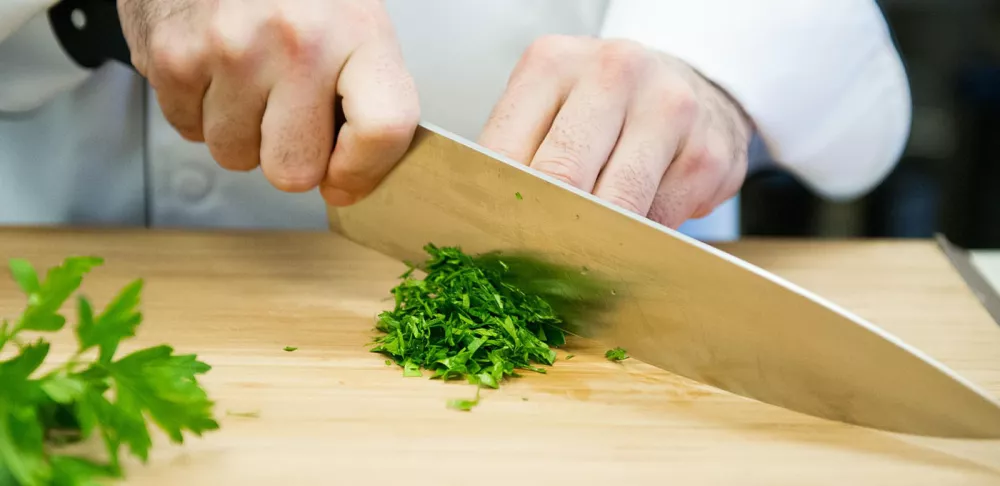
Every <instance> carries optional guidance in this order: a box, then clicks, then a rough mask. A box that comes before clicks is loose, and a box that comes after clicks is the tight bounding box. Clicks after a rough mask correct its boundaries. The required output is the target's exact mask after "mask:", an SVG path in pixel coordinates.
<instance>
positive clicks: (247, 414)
mask: <svg viewBox="0 0 1000 486" xmlns="http://www.w3.org/2000/svg"><path fill="white" fill-rule="evenodd" d="M226 415H227V416H229V417H242V418H260V412H258V411H256V410H251V411H248V412H234V411H232V410H226Z"/></svg>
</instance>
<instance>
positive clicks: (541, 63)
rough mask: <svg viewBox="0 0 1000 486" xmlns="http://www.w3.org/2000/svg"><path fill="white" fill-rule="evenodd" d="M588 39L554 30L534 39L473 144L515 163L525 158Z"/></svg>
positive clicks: (535, 146)
mask: <svg viewBox="0 0 1000 486" xmlns="http://www.w3.org/2000/svg"><path fill="white" fill-rule="evenodd" d="M592 44H593V43H592V42H589V40H585V41H581V39H578V38H572V37H567V36H556V35H553V36H546V37H543V38H541V39H539V40H537V41H535V42H534V43H533V44H532V45H531V46H530V47H529V48H528V49H527V50H525V52H524V55H523V56H522V57H521V60H520V61H519V62H518V64H517V66H515V68H514V71H513V73H512V74H511V77H510V80H509V82H508V83H507V87H506V89H505V90H504V93H503V95H502V96H501V97H500V100H499V101H497V103H496V105H495V106H494V108H493V111H492V112H491V113H490V117H489V119H488V120H487V122H486V125H485V126H484V127H483V131H482V133H481V134H480V136H479V140H478V143H479V144H480V145H482V146H484V147H486V148H488V149H490V150H494V151H496V152H499V153H501V154H503V155H506V156H508V157H510V158H511V159H513V160H515V161H517V162H521V163H523V164H528V163H529V162H531V159H532V158H533V157H534V155H535V151H536V150H538V147H539V145H541V143H542V140H543V139H544V138H545V134H546V133H548V131H549V129H550V128H551V127H552V120H553V119H555V117H556V113H558V111H559V107H561V106H562V105H563V103H564V102H565V101H566V96H567V95H568V94H569V92H570V89H571V88H572V87H573V84H575V81H576V79H577V78H578V73H577V71H578V70H579V66H581V65H582V64H583V62H582V61H583V58H584V56H585V55H586V54H587V53H588V52H589V51H590V50H591V49H592Z"/></svg>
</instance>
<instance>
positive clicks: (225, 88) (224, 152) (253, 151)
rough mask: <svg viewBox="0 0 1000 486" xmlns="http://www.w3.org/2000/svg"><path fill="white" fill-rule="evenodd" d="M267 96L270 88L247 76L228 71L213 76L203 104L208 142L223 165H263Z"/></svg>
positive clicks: (245, 167)
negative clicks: (264, 120)
mask: <svg viewBox="0 0 1000 486" xmlns="http://www.w3.org/2000/svg"><path fill="white" fill-rule="evenodd" d="M267 97H268V91H267V89H266V88H265V87H264V86H262V85H260V84H259V83H256V82H253V81H252V80H248V79H247V77H238V76H234V75H231V74H230V75H225V74H224V75H221V76H220V77H216V78H215V79H213V80H212V84H211V85H210V86H209V87H208V92H207V93H206V95H205V102H204V104H203V112H204V120H203V125H204V133H205V144H206V145H207V146H208V149H209V152H210V153H211V154H212V158H213V159H215V161H216V162H217V163H218V164H219V165H220V166H222V167H223V168H226V169H229V170H241V171H246V170H253V169H254V168H256V167H257V166H258V165H260V156H261V123H262V120H263V118H264V109H265V107H266V106H267Z"/></svg>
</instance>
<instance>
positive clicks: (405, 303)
mask: <svg viewBox="0 0 1000 486" xmlns="http://www.w3.org/2000/svg"><path fill="white" fill-rule="evenodd" d="M424 249H425V251H426V252H427V253H428V254H429V255H430V259H429V260H428V261H427V263H426V264H425V267H426V276H425V277H424V278H423V279H416V278H414V277H413V272H414V271H415V268H413V267H411V268H410V270H408V271H407V272H406V273H404V274H403V275H402V276H401V279H402V282H401V283H400V284H399V285H397V286H396V287H394V288H393V289H392V294H393V295H394V296H395V307H394V308H393V309H392V310H389V311H385V312H382V313H381V314H379V316H378V322H377V324H376V329H377V330H378V331H380V332H381V335H379V336H377V337H376V338H375V345H374V347H372V349H371V351H373V352H377V353H382V354H385V355H386V356H388V357H389V358H391V359H392V360H393V361H394V362H395V363H397V364H399V365H400V366H402V367H403V374H404V376H421V373H420V370H421V369H425V370H428V371H430V372H431V378H433V379H443V380H455V379H465V380H467V381H468V382H469V383H472V384H475V385H477V386H486V387H489V388H498V387H499V385H500V383H501V382H503V380H505V379H506V378H508V377H516V376H518V373H517V371H518V370H528V371H533V372H537V373H544V372H545V370H544V369H543V368H541V367H540V366H542V365H544V366H548V365H552V364H553V362H554V361H555V359H556V353H555V351H554V350H553V349H552V348H553V347H555V346H560V345H562V344H564V343H565V335H564V333H563V331H562V330H561V329H560V327H558V326H560V325H561V324H562V321H561V320H560V318H558V317H557V316H556V314H555V312H554V311H553V309H552V307H551V306H550V305H549V304H548V303H547V302H546V301H545V300H544V299H542V298H541V297H539V296H537V295H532V294H527V293H525V292H523V291H522V290H520V289H519V288H517V287H515V286H513V285H511V284H510V283H507V282H505V281H504V276H505V275H504V274H505V272H506V270H507V269H508V267H507V266H506V265H505V264H503V263H502V260H501V261H500V264H499V265H482V264H480V262H479V261H478V260H477V259H475V258H473V257H471V256H469V255H466V254H465V253H463V252H462V251H461V250H460V249H458V248H455V247H445V248H438V247H436V246H434V245H427V246H426V247H425V248H424Z"/></svg>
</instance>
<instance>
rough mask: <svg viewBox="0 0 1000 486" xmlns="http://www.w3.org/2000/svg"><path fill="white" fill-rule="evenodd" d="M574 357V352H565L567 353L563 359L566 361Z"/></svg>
mask: <svg viewBox="0 0 1000 486" xmlns="http://www.w3.org/2000/svg"><path fill="white" fill-rule="evenodd" d="M575 357H576V355H575V354H567V355H566V358H564V359H565V360H566V361H569V360H571V359H573V358H575Z"/></svg>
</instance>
